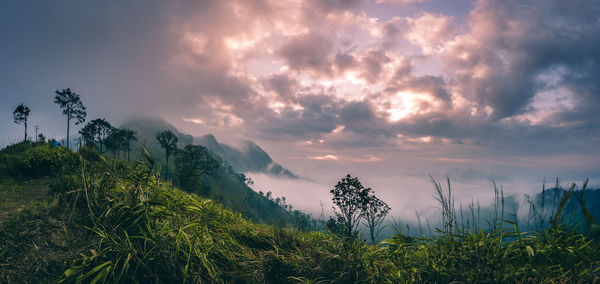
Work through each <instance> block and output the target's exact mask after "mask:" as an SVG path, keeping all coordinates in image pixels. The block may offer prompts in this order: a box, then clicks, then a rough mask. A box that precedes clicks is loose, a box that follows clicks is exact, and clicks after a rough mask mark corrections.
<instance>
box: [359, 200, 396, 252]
mask: <svg viewBox="0 0 600 284" xmlns="http://www.w3.org/2000/svg"><path fill="white" fill-rule="evenodd" d="M389 212H390V206H388V205H387V203H385V202H384V201H383V200H381V199H379V198H377V196H375V192H373V191H371V192H369V195H368V196H367V202H366V203H365V207H364V208H363V219H364V221H365V225H366V226H367V228H369V237H371V243H372V244H375V239H376V238H377V235H379V233H380V232H381V230H382V229H383V227H382V226H381V225H382V224H383V221H385V217H386V216H387V214H388V213H389Z"/></svg>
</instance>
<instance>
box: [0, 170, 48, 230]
mask: <svg viewBox="0 0 600 284" xmlns="http://www.w3.org/2000/svg"><path fill="white" fill-rule="evenodd" d="M49 192H50V188H49V187H48V181H46V180H30V181H26V182H24V183H19V184H17V183H3V184H0V226H2V224H3V223H4V222H5V221H7V220H10V219H12V218H14V217H15V216H16V215H17V214H19V212H21V211H22V210H23V209H25V208H26V207H27V205H29V203H31V202H32V201H34V200H39V199H42V198H44V197H45V196H46V195H48V193H49Z"/></svg>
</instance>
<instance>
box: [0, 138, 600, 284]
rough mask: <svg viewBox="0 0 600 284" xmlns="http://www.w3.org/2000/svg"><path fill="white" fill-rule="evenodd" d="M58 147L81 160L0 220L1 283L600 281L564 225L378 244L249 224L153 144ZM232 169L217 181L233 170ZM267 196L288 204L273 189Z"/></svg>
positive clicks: (458, 231) (594, 262)
mask: <svg viewBox="0 0 600 284" xmlns="http://www.w3.org/2000/svg"><path fill="white" fill-rule="evenodd" d="M37 148H40V149H37ZM17 149H18V150H19V151H24V152H29V153H30V155H41V156H44V155H46V154H45V151H54V150H53V149H59V148H51V147H50V146H49V145H45V144H39V145H32V144H31V143H29V144H27V145H25V146H24V145H18V146H14V147H12V148H7V149H4V150H2V151H0V157H2V156H20V155H22V154H24V153H20V152H19V151H17ZM60 149H63V150H64V151H66V152H67V153H70V154H66V157H75V158H76V159H75V161H70V158H61V159H60V160H61V161H62V162H63V163H65V164H68V163H71V162H73V163H75V165H74V166H61V168H62V169H63V170H61V171H58V172H57V174H56V175H55V176H52V177H51V178H52V179H53V180H62V181H61V182H57V181H52V184H53V186H54V187H56V188H55V190H53V194H51V195H50V196H48V197H47V198H46V199H44V200H41V201H38V202H34V203H32V204H31V205H30V206H28V208H26V209H25V210H23V211H21V213H20V214H19V215H18V216H17V217H16V218H15V219H13V220H11V221H9V222H7V223H4V224H1V225H0V240H2V242H0V282H44V283H46V282H52V281H53V280H58V281H59V282H64V283H72V282H97V283H131V282H136V283H140V282H141V283H146V282H155V283H156V282H160V283H171V282H175V283H180V282H188V283H189V282H195V283H208V282H210V283H213V282H217V283H298V282H301V283H365V282H366V283H406V282H417V283H450V282H466V283H497V282H505V283H539V282H542V283H550V282H553V283H589V282H591V283H593V282H594V281H598V279H599V278H600V253H599V252H600V244H599V242H597V241H594V240H593V239H590V238H589V237H588V236H587V235H586V234H582V233H579V232H577V231H575V230H573V229H571V228H570V227H568V226H565V225H563V224H559V223H557V225H554V226H551V227H549V228H547V229H544V230H540V231H530V232H521V231H519V229H518V228H519V225H518V222H516V220H515V221H509V220H505V217H504V214H503V213H501V214H499V215H498V219H494V220H489V222H490V223H491V224H495V223H502V224H503V225H502V226H492V227H491V229H490V230H487V231H484V230H478V231H473V230H470V229H469V228H470V227H461V226H457V225H454V226H453V229H452V234H450V233H449V232H447V231H445V230H440V231H439V232H440V233H439V235H436V236H432V237H428V238H425V237H423V238H413V237H408V236H405V235H403V234H401V233H398V234H397V235H395V236H394V237H393V238H391V239H389V240H386V241H384V242H383V243H382V244H381V245H380V246H374V245H368V244H366V243H365V242H364V241H363V240H360V239H348V238H346V237H345V236H344V235H338V234H325V233H322V232H314V231H313V232H301V231H298V230H297V229H295V228H283V227H281V226H273V225H260V224H256V223H254V222H251V221H250V220H248V219H246V218H244V217H243V216H242V214H240V213H239V212H234V211H232V210H230V209H227V208H226V207H225V206H223V205H221V204H220V203H219V202H218V201H216V200H214V199H206V198H202V197H199V196H198V195H195V194H191V193H186V192H183V191H180V190H178V189H177V188H174V187H173V186H172V185H171V183H169V182H163V181H162V180H161V178H160V175H159V173H158V171H157V170H158V169H157V162H156V161H155V160H154V159H153V158H152V157H151V156H150V155H149V154H148V153H147V152H145V153H142V156H143V157H145V161H143V162H141V161H136V162H134V163H126V162H123V161H119V160H116V159H111V158H108V157H105V156H102V155H99V154H97V153H96V154H97V155H93V154H92V153H95V152H93V150H89V149H88V148H82V151H81V155H80V156H79V155H77V154H76V153H73V152H71V151H69V150H67V149H64V148H60ZM84 149H87V150H84ZM63 150H58V151H63ZM86 151H88V152H86ZM89 151H92V152H89ZM78 156H79V157H78ZM33 160H45V158H43V157H37V158H33ZM77 161H79V162H77ZM226 168H227V165H226V164H225V165H224V167H222V168H219V170H217V171H216V175H215V176H214V177H210V176H207V179H217V178H219V175H224V174H227V175H230V173H228V172H227V170H226ZM230 177H231V179H221V180H222V181H224V187H226V188H229V186H230V185H232V187H231V188H235V187H234V185H236V184H237V185H238V186H242V185H241V184H243V183H241V176H239V175H238V176H237V177H235V178H233V176H231V175H230ZM0 181H2V180H0ZM225 181H227V183H225ZM229 181H231V183H229ZM234 181H235V183H234ZM4 182H6V183H7V185H9V186H12V185H11V184H12V182H9V181H4ZM69 183H71V185H68V184H69ZM353 184H355V183H353ZM355 185H356V184H355ZM69 186H74V187H72V188H66V187H69ZM244 186H245V185H244ZM0 188H3V187H0ZM23 188H26V187H23ZM246 188H247V187H246ZM235 193H236V194H237V193H238V191H235ZM580 193H581V192H580ZM442 194H443V199H444V200H445V202H446V203H448V202H450V204H451V203H452V201H451V199H450V198H449V195H448V194H446V193H444V192H442ZM576 194H577V193H576V192H573V193H572V194H571V195H569V196H577V195H576ZM248 196H252V195H248ZM257 196H259V197H257V199H256V200H260V202H263V201H265V202H271V203H272V204H273V206H275V207H277V206H278V205H277V202H275V201H271V200H272V197H271V198H267V197H264V196H260V195H258V194H257ZM367 196H368V195H367ZM580 197H582V196H580ZM253 198H254V197H253ZM582 198H583V197H582ZM563 199H564V198H559V200H560V201H561V203H562V200H563ZM497 202H499V203H500V202H502V201H501V200H500V199H498V200H497ZM565 202H567V201H565ZM282 203H283V199H280V204H282ZM565 204H566V203H565ZM565 206H566V205H565ZM230 208H231V207H230ZM241 208H245V207H241ZM265 208H266V207H265ZM278 208H279V210H282V211H279V212H282V215H283V213H284V212H285V211H284V209H283V208H282V207H278ZM449 208H451V206H450V207H449ZM558 208H560V206H559V207H558ZM560 214H564V213H560ZM552 216H553V217H552V218H554V220H561V218H557V214H553V215H552ZM454 220H456V219H454ZM342 222H343V221H342ZM454 223H456V222H454Z"/></svg>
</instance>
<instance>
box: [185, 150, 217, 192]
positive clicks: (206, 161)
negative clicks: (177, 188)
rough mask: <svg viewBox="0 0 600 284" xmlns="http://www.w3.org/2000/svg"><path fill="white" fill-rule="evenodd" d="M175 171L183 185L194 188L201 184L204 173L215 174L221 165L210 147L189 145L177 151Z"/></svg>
mask: <svg viewBox="0 0 600 284" xmlns="http://www.w3.org/2000/svg"><path fill="white" fill-rule="evenodd" d="M175 167H176V168H175V172H176V173H177V177H178V179H179V182H180V183H181V185H182V187H184V188H186V189H192V188H191V187H193V186H194V185H197V184H199V182H200V180H199V178H200V177H202V176H203V175H210V176H215V175H216V174H217V170H218V169H219V167H220V164H219V162H218V161H217V160H216V159H215V158H214V157H213V155H212V154H211V153H210V151H209V150H208V148H206V147H204V146H202V145H187V146H185V147H184V148H183V149H181V150H179V151H177V156H176V157H175Z"/></svg>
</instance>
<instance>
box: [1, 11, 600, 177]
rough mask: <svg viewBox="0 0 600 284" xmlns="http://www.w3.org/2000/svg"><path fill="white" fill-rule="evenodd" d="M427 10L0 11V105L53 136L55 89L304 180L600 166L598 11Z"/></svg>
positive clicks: (56, 133) (4, 127)
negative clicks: (326, 174) (153, 120)
mask: <svg viewBox="0 0 600 284" xmlns="http://www.w3.org/2000/svg"><path fill="white" fill-rule="evenodd" d="M438 2H439V1H419V0H381V1H379V0H377V1H367V0H348V1H346V0H310V1H298V0H286V1H276V0H257V1H242V0H224V1H169V2H167V1H158V0H153V1H127V2H115V3H102V2H78V3H71V1H53V2H52V3H50V2H44V1H38V3H36V4H37V5H36V6H31V5H29V4H28V3H24V2H23V1H6V2H3V3H2V4H0V37H1V38H2V39H3V45H2V47H3V48H2V52H1V53H0V62H2V64H0V94H1V96H2V102H3V104H2V105H1V106H0V111H1V112H2V113H6V114H9V113H11V112H12V110H13V109H14V107H15V106H16V105H18V104H19V103H21V102H23V103H25V104H26V105H29V106H30V107H31V109H32V116H31V119H32V125H35V124H40V129H41V131H42V132H44V133H46V134H47V135H49V136H51V137H57V138H60V137H62V136H64V135H65V133H64V132H65V131H64V129H63V125H64V123H63V117H61V116H60V113H59V112H58V110H57V108H56V106H55V105H53V104H52V102H51V96H52V93H53V91H54V90H55V89H60V88H66V87H71V88H73V89H74V90H75V91H77V92H79V93H80V94H81V95H82V98H83V101H84V103H85V104H86V105H87V106H88V110H89V114H90V117H98V116H101V117H108V118H110V120H111V121H114V123H115V124H118V123H119V122H120V121H122V120H123V119H125V118H126V117H129V116H137V115H141V114H143V115H159V116H163V117H165V118H167V119H168V120H169V121H170V122H172V123H174V124H175V125H176V126H178V127H182V128H183V129H184V130H186V131H188V132H191V133H192V134H195V135H201V134H205V133H207V132H211V133H214V134H216V135H217V136H218V137H219V138H220V139H222V140H225V141H227V140H236V139H237V140H239V139H253V140H256V141H257V142H259V144H261V146H262V145H265V146H264V147H265V149H268V150H269V152H270V153H273V155H274V157H275V158H276V159H277V160H278V161H282V163H283V164H284V165H286V166H288V167H290V168H292V169H294V167H295V166H297V167H298V169H297V171H298V172H303V171H304V170H303V169H306V170H305V172H304V174H305V175H313V174H315V172H321V171H325V169H326V168H327V167H329V166H331V167H336V168H335V169H337V170H339V171H342V170H340V169H343V171H350V170H356V171H359V172H369V173H373V172H375V173H377V172H378V171H381V172H385V173H389V174H392V173H391V172H392V171H393V170H395V169H396V168H401V169H402V170H403V171H407V172H411V174H412V178H415V176H419V178H422V177H423V174H424V173H425V172H429V171H430V172H432V173H438V174H446V173H448V172H449V171H450V170H449V169H451V168H455V169H460V170H456V171H455V172H453V175H456V176H457V177H459V178H461V179H464V180H469V179H470V180H475V179H479V180H480V179H481V178H480V177H483V176H493V177H494V176H495V177H500V176H510V175H512V174H516V175H518V174H519V173H522V172H527V173H532V175H533V174H535V175H544V174H546V173H547V172H551V174H560V172H561V171H565V172H569V173H572V176H574V177H579V176H580V175H583V174H584V173H585V174H588V173H590V172H594V170H597V169H600V165H599V164H598V162H597V161H594V160H593V159H591V158H590V157H593V156H597V155H600V147H599V146H600V123H598V121H600V112H599V111H598V109H600V80H598V78H600V37H598V35H600V17H598V15H599V14H600V4H599V3H598V1H594V0H583V1H562V0H550V1H541V0H532V1H525V2H523V1H500V0H477V1H473V2H468V3H464V1H461V2H460V5H458V4H456V5H454V4H453V3H451V2H439V3H438ZM457 7H459V8H457ZM458 10H460V11H458ZM0 130H1V133H2V134H3V135H4V136H5V137H6V138H4V139H5V140H4V141H1V143H2V144H6V143H9V142H11V141H18V140H19V139H18V137H17V136H18V135H21V132H20V131H21V130H20V128H18V126H16V125H13V124H12V123H11V121H10V120H8V119H5V120H2V121H0ZM286 163H289V164H291V165H288V164H286ZM466 163H467V164H469V163H471V164H473V163H474V164H476V165H465V164H466ZM354 164H356V165H360V166H356V167H353V166H350V165H354ZM404 164H407V165H413V164H416V166H399V165H404ZM548 165H552V166H548ZM537 167H541V168H540V169H539V170H538V169H537ZM327 169H331V168H327ZM375 169H377V171H376V170H375ZM430 169H431V170H430ZM463 169H465V170H463ZM469 169H477V170H469ZM475 171H477V172H475ZM336 173H337V172H336ZM578 173H580V174H578ZM340 174H343V173H341V172H340ZM538 180H539V179H538ZM506 181H507V182H509V181H513V179H512V177H511V179H506Z"/></svg>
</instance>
